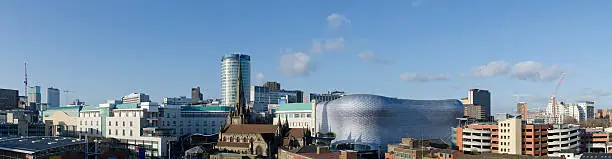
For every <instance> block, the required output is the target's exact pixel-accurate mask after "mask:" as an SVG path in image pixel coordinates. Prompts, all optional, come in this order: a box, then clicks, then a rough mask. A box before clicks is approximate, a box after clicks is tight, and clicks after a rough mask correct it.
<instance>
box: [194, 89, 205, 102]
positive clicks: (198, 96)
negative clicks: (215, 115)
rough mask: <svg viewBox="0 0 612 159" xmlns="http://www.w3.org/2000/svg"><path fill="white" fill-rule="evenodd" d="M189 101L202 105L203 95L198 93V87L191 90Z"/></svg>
mask: <svg viewBox="0 0 612 159" xmlns="http://www.w3.org/2000/svg"><path fill="white" fill-rule="evenodd" d="M191 99H192V100H193V101H192V103H202V102H203V100H204V95H202V93H201V92H200V87H196V88H191Z"/></svg>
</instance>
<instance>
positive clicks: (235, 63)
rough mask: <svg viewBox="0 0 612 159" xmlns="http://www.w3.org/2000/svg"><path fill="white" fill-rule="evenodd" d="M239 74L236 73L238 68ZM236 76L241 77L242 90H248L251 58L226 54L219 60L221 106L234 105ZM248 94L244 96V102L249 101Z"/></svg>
mask: <svg viewBox="0 0 612 159" xmlns="http://www.w3.org/2000/svg"><path fill="white" fill-rule="evenodd" d="M238 67H241V68H240V70H241V72H238V70H239V68H238ZM238 74H241V76H242V87H243V90H249V86H250V84H251V57H250V56H249V55H242V54H227V55H225V56H223V58H222V59H221V97H222V98H223V101H222V102H223V103H222V105H234V104H235V103H236V99H237V98H236V95H237V94H238V92H237V91H238V89H237V88H236V86H237V83H238V82H237V80H238ZM249 95H250V94H245V95H244V96H245V99H244V100H245V101H248V99H250V97H249Z"/></svg>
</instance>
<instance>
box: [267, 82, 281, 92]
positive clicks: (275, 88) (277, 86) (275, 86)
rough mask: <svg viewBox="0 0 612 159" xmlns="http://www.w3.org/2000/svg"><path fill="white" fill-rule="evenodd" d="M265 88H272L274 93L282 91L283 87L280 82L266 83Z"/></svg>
mask: <svg viewBox="0 0 612 159" xmlns="http://www.w3.org/2000/svg"><path fill="white" fill-rule="evenodd" d="M263 86H264V87H267V88H270V89H271V90H273V91H280V90H281V85H280V83H278V82H266V83H264V84H263Z"/></svg>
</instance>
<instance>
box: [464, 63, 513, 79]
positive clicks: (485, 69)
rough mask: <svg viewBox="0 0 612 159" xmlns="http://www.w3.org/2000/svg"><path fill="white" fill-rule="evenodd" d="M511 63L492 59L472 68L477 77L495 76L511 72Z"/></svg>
mask: <svg viewBox="0 0 612 159" xmlns="http://www.w3.org/2000/svg"><path fill="white" fill-rule="evenodd" d="M510 69H511V65H510V63H508V62H506V61H491V62H489V63H488V64H486V65H482V66H478V67H476V68H473V69H472V75H473V76H476V77H493V76H499V75H506V74H508V72H510Z"/></svg>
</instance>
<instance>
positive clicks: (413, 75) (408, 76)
mask: <svg viewBox="0 0 612 159" xmlns="http://www.w3.org/2000/svg"><path fill="white" fill-rule="evenodd" d="M400 79H401V80H402V81H407V82H430V81H443V80H448V79H449V78H448V76H446V75H445V74H439V75H429V74H423V73H417V72H406V73H402V74H400Z"/></svg>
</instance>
